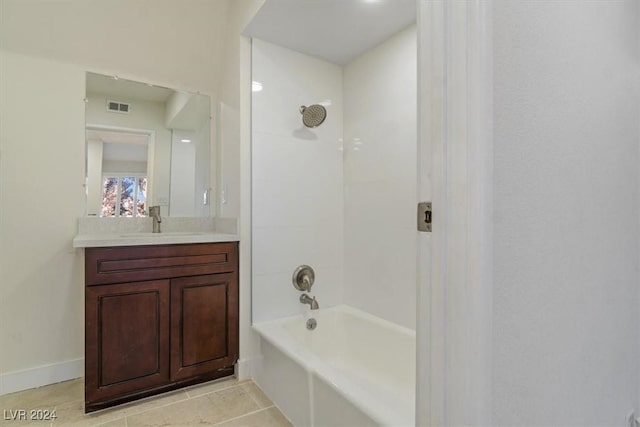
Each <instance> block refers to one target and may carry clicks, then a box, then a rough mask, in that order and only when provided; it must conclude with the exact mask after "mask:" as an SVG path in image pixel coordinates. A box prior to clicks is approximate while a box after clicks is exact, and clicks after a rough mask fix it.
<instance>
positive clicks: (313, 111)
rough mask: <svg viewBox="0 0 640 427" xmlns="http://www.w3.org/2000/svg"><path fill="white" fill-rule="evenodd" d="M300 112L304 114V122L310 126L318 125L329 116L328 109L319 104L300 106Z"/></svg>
mask: <svg viewBox="0 0 640 427" xmlns="http://www.w3.org/2000/svg"><path fill="white" fill-rule="evenodd" d="M300 114H302V123H304V125H305V126H306V127H308V128H315V127H318V126H320V125H321V124H322V122H324V119H326V118H327V110H326V109H325V108H324V107H323V106H322V105H319V104H314V105H310V106H308V107H305V106H304V105H303V106H302V107H300Z"/></svg>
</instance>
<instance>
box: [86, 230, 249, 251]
mask: <svg viewBox="0 0 640 427" xmlns="http://www.w3.org/2000/svg"><path fill="white" fill-rule="evenodd" d="M239 240H240V238H239V237H238V235H237V234H226V233H215V232H211V231H184V232H167V233H119V234H118V233H105V234H78V235H77V236H76V237H75V238H74V239H73V247H74V248H95V247H109V246H142V245H169V244H184V243H215V242H237V241H239Z"/></svg>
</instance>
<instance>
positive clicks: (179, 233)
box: [120, 231, 207, 239]
mask: <svg viewBox="0 0 640 427" xmlns="http://www.w3.org/2000/svg"><path fill="white" fill-rule="evenodd" d="M203 234H207V233H206V232H204V231H170V232H167V233H151V232H148V233H125V234H121V235H120V237H124V238H127V237H128V238H132V239H134V238H139V237H172V236H202V235H203Z"/></svg>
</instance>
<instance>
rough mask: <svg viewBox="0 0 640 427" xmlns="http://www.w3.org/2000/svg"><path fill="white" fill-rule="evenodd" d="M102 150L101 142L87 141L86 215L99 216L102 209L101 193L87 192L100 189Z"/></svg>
mask: <svg viewBox="0 0 640 427" xmlns="http://www.w3.org/2000/svg"><path fill="white" fill-rule="evenodd" d="M102 149H103V147H102V141H95V140H87V148H86V150H87V215H100V210H101V208H102V192H101V191H89V189H94V188H96V189H97V188H102V185H103V183H102V164H103V160H102V151H103V150H102ZM145 169H146V164H145Z"/></svg>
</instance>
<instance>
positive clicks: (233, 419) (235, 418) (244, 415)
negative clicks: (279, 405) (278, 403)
mask: <svg viewBox="0 0 640 427" xmlns="http://www.w3.org/2000/svg"><path fill="white" fill-rule="evenodd" d="M274 407H275V405H271V406H268V407H266V408H260V409H258V410H255V411H251V412H247V413H246V414H242V415H238V416H237V417H233V418H229V419H227V420H224V421H220V422H219V423H215V424H212V425H213V426H219V425H221V424H224V423H228V422H229V421H235V420H237V419H240V418H243V417H248V416H249V415H254V414H257V413H258V412H262V411H266V410H267V409H271V408H274Z"/></svg>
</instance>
